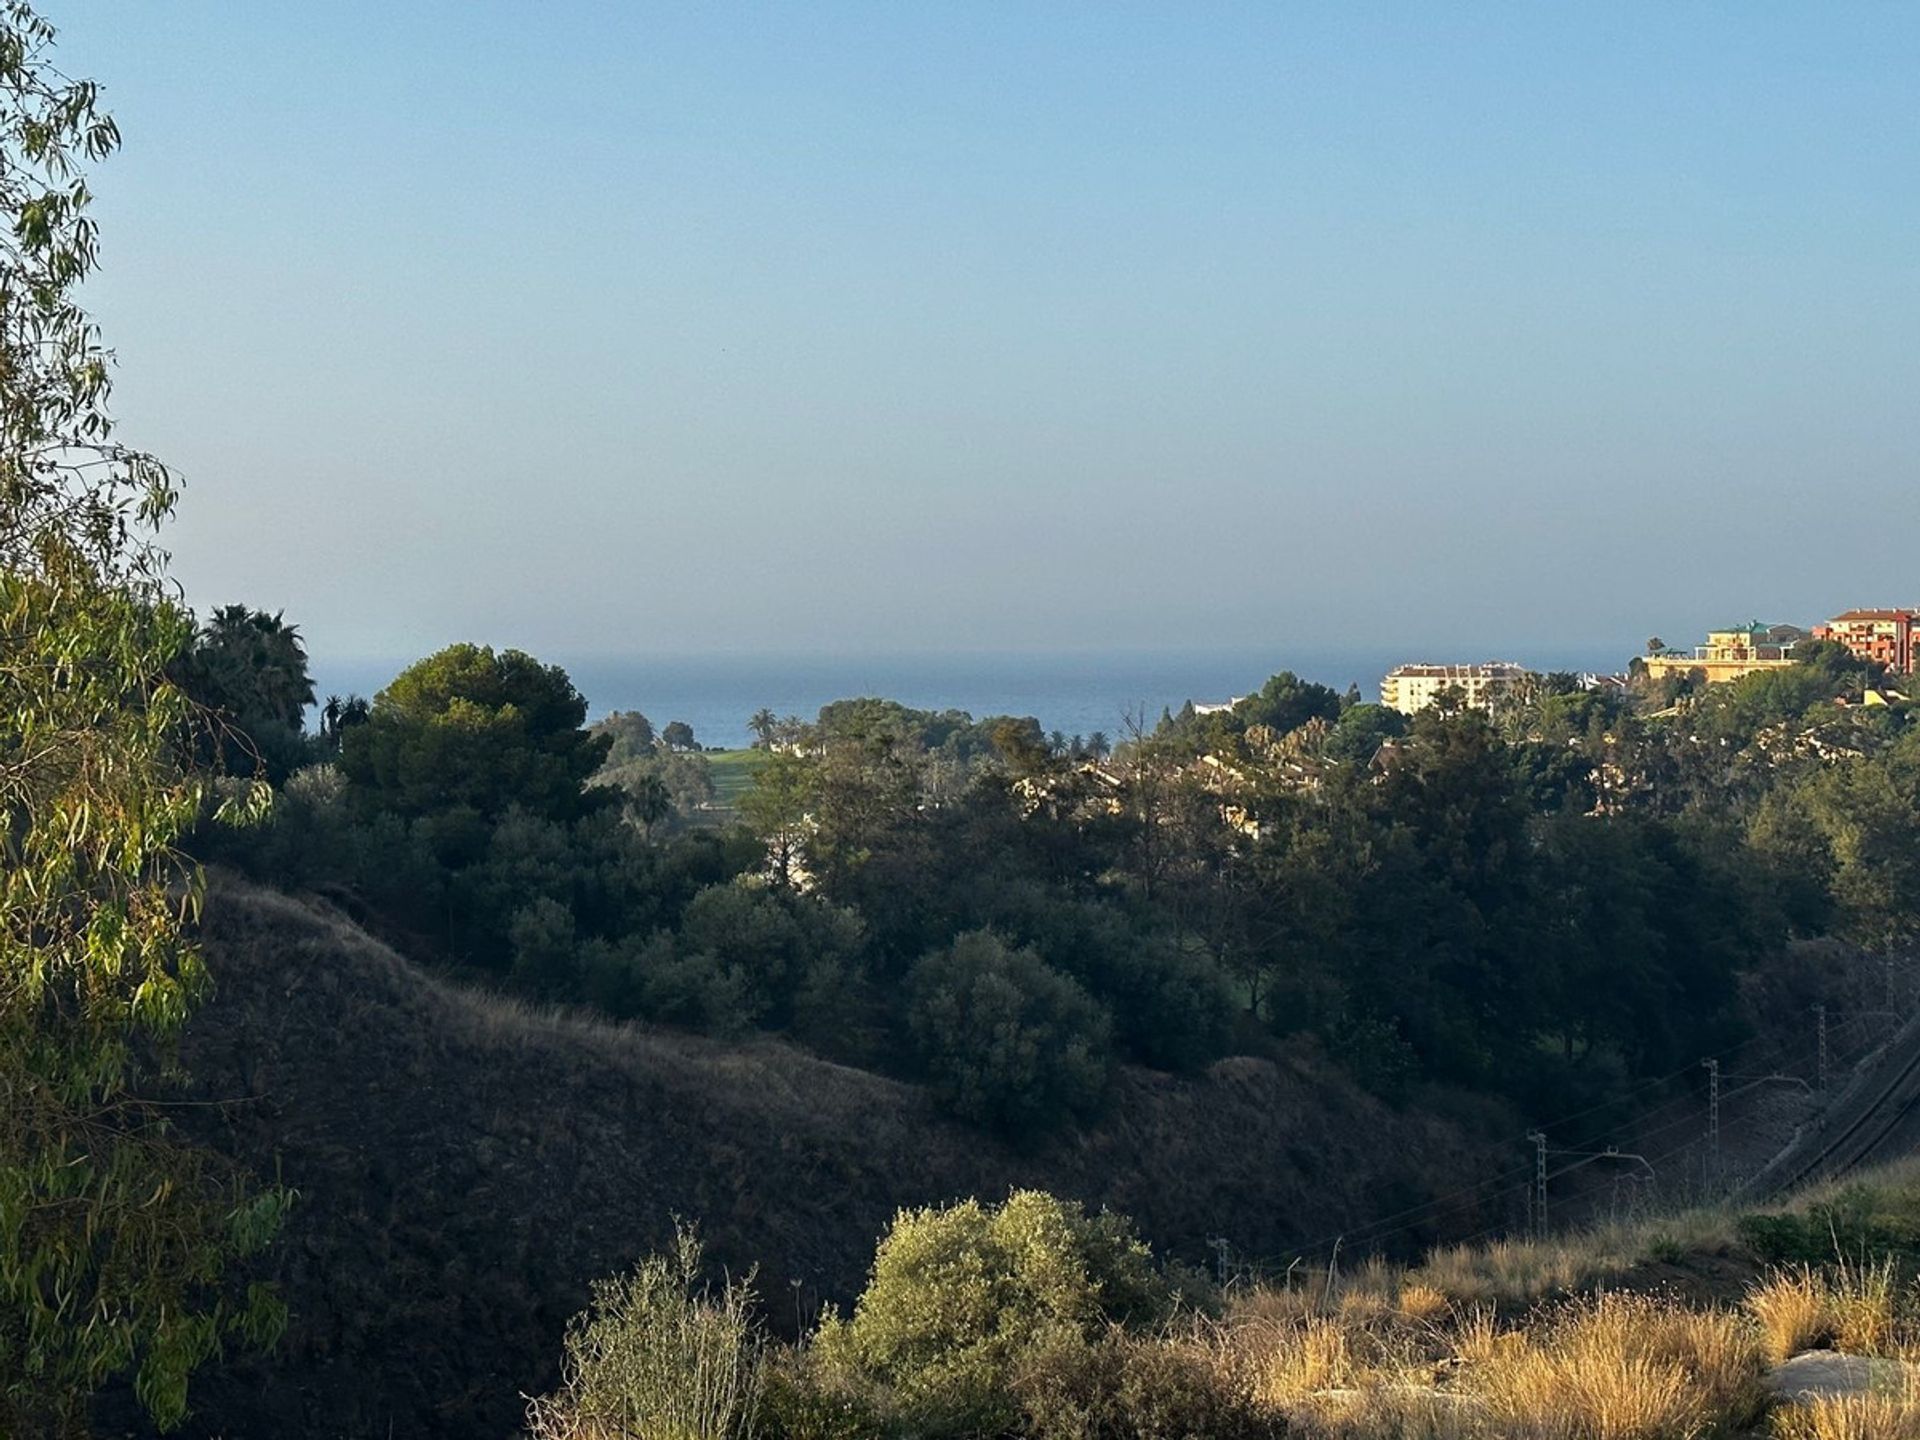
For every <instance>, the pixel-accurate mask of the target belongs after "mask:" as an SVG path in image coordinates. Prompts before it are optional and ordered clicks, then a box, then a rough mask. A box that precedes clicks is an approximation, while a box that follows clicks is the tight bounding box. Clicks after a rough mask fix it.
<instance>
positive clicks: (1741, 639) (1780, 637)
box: [1640, 620, 1807, 685]
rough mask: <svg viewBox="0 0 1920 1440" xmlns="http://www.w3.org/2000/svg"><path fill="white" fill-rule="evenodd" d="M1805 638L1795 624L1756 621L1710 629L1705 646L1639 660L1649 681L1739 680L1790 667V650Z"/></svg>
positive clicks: (1791, 658) (1660, 653) (1659, 652)
mask: <svg viewBox="0 0 1920 1440" xmlns="http://www.w3.org/2000/svg"><path fill="white" fill-rule="evenodd" d="M1806 638H1807V632H1806V631H1804V630H1802V629H1801V628H1800V627H1799V626H1797V625H1762V624H1761V623H1760V622H1759V621H1758V620H1755V621H1753V622H1751V623H1750V624H1746V625H1736V626H1734V627H1733V628H1732V629H1730V630H1709V631H1708V632H1707V643H1706V644H1704V645H1696V646H1694V647H1693V651H1692V653H1691V654H1689V653H1687V652H1686V651H1682V650H1657V651H1655V652H1653V653H1652V654H1650V655H1643V656H1641V657H1640V663H1641V664H1642V665H1644V666H1646V669H1647V676H1648V678H1649V679H1654V680H1658V679H1661V678H1663V677H1664V676H1668V675H1688V674H1693V673H1698V674H1700V675H1703V676H1705V677H1706V680H1707V683H1708V684H1710V685H1717V684H1719V683H1720V682H1721V681H1723V680H1738V679H1739V678H1740V677H1741V676H1742V675H1751V674H1753V673H1754V672H1755V671H1757V670H1777V669H1779V668H1780V667H1781V666H1783V665H1791V664H1793V649H1794V647H1795V646H1796V645H1798V644H1799V643H1800V642H1801V641H1802V640H1805V639H1806Z"/></svg>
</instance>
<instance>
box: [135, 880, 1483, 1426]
mask: <svg viewBox="0 0 1920 1440" xmlns="http://www.w3.org/2000/svg"><path fill="white" fill-rule="evenodd" d="M207 944H208V950H209V960H210V963H211V966H212V969H213V972H214V975H215V977H216V980H217V983H218V986H219V991H218V994H217V996H216V997H215V999H214V1000H213V1001H212V1002H211V1003H210V1004H209V1005H208V1006H207V1007H206V1009H205V1010H204V1011H202V1013H201V1014H200V1015H199V1016H198V1017H197V1018H196V1019H195V1021H194V1023H193V1025H192V1027H191V1030H190V1033H189V1035H188V1037H187V1040H186V1043H185V1046H184V1052H185V1053H184V1055H183V1057H182V1058H183V1060H184V1062H185V1064H186V1066H187V1067H188V1069H189V1072H190V1073H191V1074H192V1075H193V1076H194V1077H195V1085H196V1090H195V1092H194V1098H197V1099H201V1100H217V1101H223V1102H225V1101H231V1102H233V1103H231V1104H223V1105H220V1106H216V1107H210V1108H196V1109H194V1110H193V1111H191V1112H190V1113H191V1115H192V1117H193V1118H192V1119H191V1121H190V1128H192V1129H193V1131H194V1133H196V1134H197V1135H198V1136H199V1137H200V1138H202V1139H204V1140H206V1141H208V1142H210V1143H213V1144H215V1145H218V1146H219V1147H221V1148H223V1149H227V1150H230V1151H233V1152H236V1153H238V1154H240V1155H242V1156H243V1157H245V1158H246V1159H247V1160H248V1161H249V1162H250V1163H251V1164H253V1165H254V1166H255V1167H256V1168H257V1169H258V1170H260V1171H262V1172H264V1173H268V1174H271V1173H274V1172H275V1171H276V1170H277V1172H278V1173H279V1174H280V1175H281V1176H282V1177H283V1179H284V1180H285V1182H286V1183H287V1184H289V1185H292V1186H294V1187H296V1188H297V1189H298V1190H299V1191H300V1194H301V1203H300V1206H299V1208H298V1210H297V1212H296V1214H295V1216H294V1218H293V1220H292V1222H291V1225H290V1227H289V1230H288V1232H287V1234H286V1236H285V1239H284V1242H283V1243H282V1244H281V1246H280V1247H279V1249H278V1252H277V1255H276V1258H275V1261H274V1265H275V1267H276V1268H277V1271H278V1276H279V1279H280V1281H281V1283H282V1285H283V1287H284V1291H285V1294H286V1296H287V1298H288V1300H289V1301H290V1302H291V1304H292V1307H293V1314H294V1318H293V1323H292V1328H291V1330H290V1332H289V1334H288V1336H287V1338H286V1340H285V1342H284V1343H283V1344H282V1346H281V1348H280V1350H279V1352H278V1354H277V1355H275V1356H274V1357H272V1358H271V1359H268V1360H255V1361H245V1362H242V1363H239V1364H237V1365H229V1366H227V1367H226V1368H225V1369H224V1370H223V1371H221V1372H220V1373H218V1374H214V1375H211V1376H209V1377H208V1378H207V1379H206V1380H204V1381H200V1382H196V1392H195V1405H196V1416H195V1418H194V1420H193V1421H192V1422H190V1424H189V1427H188V1430H187V1433H188V1434H190V1435H206V1436H214V1435H218V1436H225V1437H228V1440H268V1437H275V1440H277V1437H289V1436H296V1435H298V1436H312V1437H324V1436H355V1437H359V1436H380V1437H384V1436H387V1435H389V1434H392V1435H396V1436H399V1435H404V1436H408V1437H423V1436H459V1437H461V1440H473V1437H480V1440H487V1437H496V1436H506V1435H510V1434H512V1433H514V1430H515V1428H516V1424H517V1421H518V1418H519V1416H520V1413H521V1410H522V1404H521V1401H520V1399H519V1396H520V1395H521V1394H522V1393H523V1392H528V1391H533V1390H537V1389H539V1388H541V1387H543V1386H544V1385H546V1384H547V1383H549V1382H550V1381H551V1379H552V1367H553V1364H554V1361H555V1358H556V1356H557V1354H558V1350H559V1342H560V1337H561V1333H562V1331H563V1329H564V1326H565V1322H566V1320H567V1317H568V1316H569V1315H570V1314H572V1313H573V1312H574V1311H575V1310H577V1309H578V1308H579V1307H580V1305H581V1304H582V1302H583V1300H584V1297H585V1294H586V1288H587V1284H588V1282H589V1281H590V1280H591V1279H593V1278H594V1277H596V1276H599V1275H603V1274H606V1273H609V1272H612V1271H614V1270H617V1269H619V1268H621V1267H622V1266H624V1265H626V1264H627V1263H629V1262H630V1261H631V1260H632V1259H633V1258H634V1257H635V1256H636V1255H637V1254H639V1253H642V1252H644V1251H646V1250H648V1249H651V1248H653V1247H655V1246H658V1245H659V1244H661V1243H662V1242H663V1241H664V1240H665V1239H666V1238H667V1237H668V1235H669V1234H670V1233H671V1227H672V1217H673V1216H674V1215H676V1214H678V1215H684V1216H687V1217H689V1218H692V1219H695V1220H697V1221H698V1222H699V1223H700V1226H701V1228H702V1231H703V1233H704V1235H705V1236H706V1238H707V1240H708V1243H709V1249H710V1251H711V1253H712V1254H713V1256H714V1257H715V1259H716V1260H718V1261H720V1262H722V1263H724V1264H726V1265H728V1266H730V1267H732V1268H734V1269H735V1270H739V1269H743V1268H745V1267H747V1266H749V1265H752V1264H755V1263H758V1264H759V1265H760V1267H761V1268H760V1278H759V1288H760V1293H761V1294H762V1295H763V1296H765V1297H766V1303H767V1307H768V1310H769V1313H770V1314H771V1315H772V1316H773V1317H774V1318H775V1319H776V1320H781V1321H784V1322H786V1323H789V1324H790V1323H791V1318H792V1316H793V1314H794V1312H795V1310H796V1307H799V1308H804V1309H805V1310H806V1311H807V1312H808V1313H809V1314H811V1313H812V1312H813V1311H814V1310H816V1309H817V1308H818V1306H819V1305H820V1304H821V1303H822V1302H823V1301H824V1300H828V1299H837V1300H842V1301H844V1300H845V1299H846V1298H847V1297H848V1296H849V1295H850V1294H851V1293H853V1292H854V1291H856V1290H857V1289H858V1286H859V1284H860V1281H861V1278H862V1275H863V1273H864V1270H865V1267H866V1265H867V1262H868V1260H869V1259H870V1257H871V1253H872V1247H873V1242H874V1238H875V1236H876V1235H877V1234H878V1233H879V1231H880V1230H881V1229H882V1228H883V1227H884V1226H885V1224H886V1223H887V1221H888V1219H889V1217H890V1216H891V1215H892V1213H893V1212H894V1211H895V1209H897V1208H898V1207H900V1206H902V1205H910V1204H920V1203H926V1202H931V1201H941V1200H947V1199H951V1198H954V1197H959V1196H964V1195H972V1194H978V1195H982V1196H995V1195H1001V1194H1004V1193H1005V1192H1006V1190H1007V1189H1008V1188H1009V1187H1010V1186H1014V1185H1039V1186H1044V1187H1046V1188H1049V1189H1052V1190H1055V1191H1057V1192H1059V1193H1063V1194H1068V1195H1072V1196H1075V1197H1077V1198H1080V1199H1083V1200H1085V1201H1087V1202H1089V1203H1091V1204H1106V1205H1110V1206H1112V1207H1113V1208H1115V1209H1117V1210H1121V1211H1124V1212H1126V1213H1128V1214H1130V1215H1132V1216H1134V1217H1135V1218H1136V1220H1137V1221H1138V1222H1139V1224H1140V1227H1141V1229H1142V1230H1143V1231H1144V1232H1145V1234H1146V1235H1147V1236H1148V1238H1149V1239H1150V1240H1151V1241H1152V1242H1153V1243H1154V1244H1155V1246H1156V1247H1157V1248H1159V1249H1160V1250H1162V1251H1165V1252H1171V1253H1175V1254H1179V1255H1182V1256H1184V1257H1187V1258H1190V1259H1193V1260H1195V1261H1202V1260H1204V1259H1205V1258H1206V1256H1207V1255H1208V1253H1209V1252H1208V1251H1207V1250H1206V1248H1205V1245H1206V1240H1207V1237H1208V1236H1210V1235H1225V1236H1227V1237H1229V1238H1230V1239H1231V1240H1232V1242H1233V1243H1234V1245H1235V1247H1236V1248H1237V1249H1238V1250H1239V1251H1240V1252H1241V1253H1243V1254H1249V1255H1255V1256H1261V1255H1272V1254H1276V1253H1278V1252H1281V1251H1283V1250H1285V1249H1286V1248H1287V1247H1288V1246H1289V1245H1293V1244H1298V1243H1301V1242H1302V1241H1305V1240H1310V1239H1317V1238H1319V1237H1320V1236H1322V1235H1324V1234H1330V1233H1334V1232H1337V1231H1339V1230H1341V1229H1342V1228H1343V1227H1346V1226H1350V1225H1353V1224H1356V1223H1360V1222H1364V1221H1365V1220H1367V1219H1369V1218H1371V1217H1375V1216H1379V1215H1381V1214H1384V1213H1386V1212H1389V1211H1393V1210H1397V1209H1399V1208H1401V1207H1403V1206H1405V1205H1409V1204H1414V1203H1418V1202H1420V1201H1422V1200H1424V1199H1426V1198H1427V1197H1428V1196H1430V1195H1432V1194H1435V1193H1437V1192H1442V1191H1449V1190H1452V1189H1455V1188H1457V1187H1459V1186H1460V1185H1462V1184H1468V1183H1471V1181H1472V1180H1473V1179H1474V1178H1476V1177H1477V1176H1479V1175H1483V1174H1485V1173H1487V1169H1488V1168H1489V1166H1490V1163H1492V1162H1490V1160H1489V1157H1488V1155H1487V1154H1486V1153H1484V1152H1483V1151H1482V1150H1481V1149H1480V1148H1478V1147H1477V1146H1475V1145H1474V1144H1473V1143H1471V1142H1469V1141H1468V1140H1466V1139H1465V1138H1464V1137H1463V1136H1462V1135H1461V1134H1460V1133H1459V1131H1458V1130H1457V1129H1455V1128H1453V1127H1451V1126H1449V1125H1447V1124H1445V1123H1443V1122H1440V1121H1436V1120H1431V1119H1422V1118H1419V1117H1417V1116H1411V1115H1404V1114H1398V1113H1395V1112H1393V1111H1391V1110H1389V1109H1388V1108H1386V1107H1383V1106H1382V1105H1380V1104H1379V1103H1378V1102H1376V1101H1374V1100H1372V1099H1370V1098H1369V1097H1367V1096H1365V1095H1362V1094H1360V1093H1359V1092H1357V1091H1355V1090H1354V1089H1353V1088H1352V1087H1351V1086H1349V1085H1347V1084H1345V1083H1344V1082H1340V1081H1338V1080H1335V1079H1331V1078H1329V1077H1328V1076H1327V1075H1325V1074H1323V1073H1319V1072H1318V1070H1317V1067H1314V1066H1313V1065H1311V1064H1309V1063H1308V1062H1305V1061H1302V1062H1299V1063H1297V1064H1290V1065H1276V1064H1272V1063H1268V1062H1265V1061H1256V1060H1231V1061H1226V1062H1223V1063H1221V1064H1219V1065H1217V1066H1215V1067H1214V1068H1213V1069H1212V1070H1211V1071H1210V1072H1208V1073H1207V1074H1206V1075H1204V1076H1201V1077H1197V1078H1191V1079H1181V1078H1175V1077H1171V1076H1166V1075H1161V1074H1156V1073H1151V1072H1146V1071H1131V1072H1127V1073H1125V1074H1123V1075H1122V1076H1121V1077H1120V1079H1119V1081H1118V1083H1117V1085H1116V1088H1115V1094H1114V1096H1113V1101H1112V1105H1111V1109H1110V1111H1109V1113H1108V1115H1107V1117H1106V1119H1105V1120H1104V1121H1103V1122H1102V1123H1101V1125H1100V1126H1099V1127H1098V1128H1096V1129H1093V1130H1091V1131H1088V1132H1085V1133H1081V1134H1078V1135H1072V1136H1067V1137H1063V1138H1061V1139H1059V1140H1058V1141H1056V1142H1053V1143H1051V1144H1049V1145H1048V1146H1046V1147H1045V1148H1043V1149H1041V1150H1039V1151H1036V1152H1033V1153H1019V1152H1016V1151H1013V1150H1010V1149H1008V1148H1006V1147H1004V1146H1001V1145H998V1144H995V1143H993V1142H990V1141H988V1140H985V1139H983V1138H982V1137H981V1136H980V1135H979V1134H978V1133H976V1132H973V1131H971V1130H968V1129H965V1128H963V1127H960V1126H957V1125H954V1124H952V1123H950V1122H948V1121H946V1120H944V1119H942V1118H941V1117H940V1116H939V1115H937V1114H936V1113H935V1112H934V1111H933V1110H932V1109H931V1107H930V1106H929V1104H928V1102H927V1100H926V1097H925V1096H924V1095H923V1094H922V1093H921V1092H919V1091H918V1090H916V1089H915V1088H914V1087H912V1086H910V1085H904V1084H900V1083H898V1082H895V1081H892V1080H888V1079H885V1078H882V1077H879V1076H875V1075H871V1074H867V1073H865V1072H861V1071H855V1070H849V1069H846V1068H844V1067H841V1066H836V1065H832V1064H828V1063H826V1062H824V1061H820V1060H817V1059H814V1058H812V1057H810V1056H807V1055H804V1054H801V1053H799V1052H797V1051H794V1050H792V1049H789V1048H787V1047H785V1046H783V1045H780V1044H777V1043H773V1042H770V1041H761V1042H755V1043H749V1044H745V1045H723V1044H720V1043H717V1042H712V1041H706V1040H700V1039H696V1038H691V1037H686V1036H680V1035H674V1034H668V1033H662V1032H655V1031H647V1030H642V1029H637V1028H632V1027H626V1028H614V1027H609V1026H604V1025H598V1024H594V1023H589V1022H586V1021H583V1020H580V1019H576V1018H569V1017H560V1016H551V1015H532V1014H528V1013H526V1012H525V1011H523V1010H520V1009H517V1008H515V1007H512V1006H508V1005H504V1004H502V1003H500V1002H497V1001H494V1000H492V999H489V998H487V997H485V996H480V995H476V994H473V993H471V992H467V991H464V990H461V989H459V988H456V987H452V986H449V985H446V984H444V983H442V982H440V981H438V980H435V979H433V978H431V977H429V976H427V975H425V974H423V973H422V972H421V971H419V970H418V969H416V968H415V967H413V966H412V965H410V964H409V963H408V962H407V961H405V960H404V959H402V958H401V957H400V956H398V955H396V954H395V953H394V952H393V951H391V950H389V949H387V948H386V947H384V946H382V945H380V944H379V943H377V942H376V941H374V940H373V939H371V938H370V937H369V936H367V935H366V934H365V933H364V932H363V931H361V930H359V929H357V928H356V927H355V926H353V925H352V924H351V923H350V922H348V921H347V920H345V919H344V918H342V917H341V916H340V915H338V914H337V913H336V912H334V911H332V910H330V909H328V908H326V907H325V906H323V905H320V904H319V903H317V902H303V901H299V900H294V899H290V898H288V897H285V896H281V895H277V894H272V893H269V892H264V891H260V890H257V889H253V888H250V887H245V886H242V885H239V884H237V883H235V882H231V881H223V882H221V883H220V884H218V885H217V886H216V887H215V892H214V895H213V898H212V901H211V902H210V905H209V911H208V917H207ZM1500 1158H1501V1160H1502V1161H1504V1159H1505V1158H1506V1157H1505V1155H1504V1152H1503V1153H1502V1155H1501V1157H1500ZM1438 1223H1439V1224H1440V1225H1441V1226H1442V1227H1443V1228H1447V1229H1451V1230H1452V1231H1453V1232H1454V1233H1459V1232H1460V1231H1461V1230H1463V1229H1470V1228H1475V1227H1476V1225H1477V1224H1479V1223H1485V1222H1484V1219H1482V1218H1481V1217H1476V1216H1472V1215H1468V1214H1453V1215H1442V1216H1440V1217H1438ZM796 1281H797V1282H798V1286H797V1289H796V1287H795V1286H794V1284H793V1283H792V1282H796ZM133 1428H136V1429H137V1427H133ZM126 1429H127V1427H126V1425H125V1423H124V1417H123V1419H122V1423H121V1424H120V1425H115V1426H112V1427H110V1428H108V1433H116V1432H117V1433H126Z"/></svg>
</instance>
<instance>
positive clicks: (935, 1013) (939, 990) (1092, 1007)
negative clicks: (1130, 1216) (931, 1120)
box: [907, 930, 1110, 1131]
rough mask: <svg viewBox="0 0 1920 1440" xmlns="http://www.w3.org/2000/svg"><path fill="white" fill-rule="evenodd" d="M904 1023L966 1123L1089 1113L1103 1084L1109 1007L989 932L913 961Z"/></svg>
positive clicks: (1018, 1123)
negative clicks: (916, 961)
mask: <svg viewBox="0 0 1920 1440" xmlns="http://www.w3.org/2000/svg"><path fill="white" fill-rule="evenodd" d="M907 1023H908V1028H909V1029H910V1030H911V1032H912V1035H913V1040H914V1045H915V1048H916V1050H917V1051H918V1053H919V1056H920V1060H921V1063H922V1064H923V1066H924V1067H925V1069H926V1074H927V1079H928V1081H929V1083H930V1084H931V1085H932V1087H933V1091H934V1094H935V1095H936V1096H937V1097H939V1099H940V1100H941V1102H942V1103H943V1104H945V1105H947V1106H948V1107H949V1108H950V1109H952V1110H953V1111H954V1112H955V1113H957V1114H959V1115H961V1116H963V1117H964V1118H966V1119H969V1120H974V1121H978V1122H981V1123H983V1124H989V1125H995V1126H999V1127H1001V1128H1003V1129H1007V1130H1012V1131H1024V1130H1036V1129H1041V1128H1044V1127H1047V1126H1051V1125H1055V1124H1058V1123H1060V1122H1062V1121H1064V1120H1066V1119H1068V1118H1069V1117H1070V1116H1074V1115H1079V1114H1085V1113H1086V1112H1088V1111H1090V1110H1092V1109H1093V1108H1094V1106H1095V1105H1096V1104H1097V1103H1098V1102H1099V1099H1100V1096H1101V1093H1102V1091H1104V1089H1105V1088H1106V1082H1107V1066H1108V1059H1107V1055H1108V1044H1109V1032H1110V1025H1109V1022H1108V1019H1107V1014H1106V1012H1105V1011H1104V1010H1103V1009H1101V1007H1100V1006H1099V1005H1098V1004H1097V1003H1096V1002H1095V1001H1094V1000H1093V998H1092V997H1091V996H1089V995H1088V994H1087V992H1086V991H1085V990H1083V989H1081V988H1080V986H1079V985H1077V984H1076V983H1075V982H1074V981H1072V980H1070V979H1068V978H1067V977H1066V976H1065V975H1062V974H1060V973H1059V972H1058V971H1055V970H1051V969H1049V968H1048V967H1047V965H1046V964H1045V962H1043V961H1042V960H1041V959H1040V957H1039V956H1038V955H1036V954H1035V953H1034V952H1033V951H1031V950H1013V949H1009V948H1008V947H1007V945H1006V944H1005V943H1004V942H1003V941H1002V940H1001V939H1000V938H999V937H998V936H996V935H994V934H993V933H991V932H990V931H985V930H976V931H971V932H969V933H968V934H965V935H962V936H960V937H959V938H958V939H956V940H955V941H954V942H953V944H952V946H950V947H949V948H947V949H945V950H936V951H934V952H933V953H932V954H930V955H928V956H926V957H925V958H924V959H922V960H921V961H920V963H919V964H918V965H916V966H915V967H914V969H913V973H912V975H911V976H910V977H909V980H908V1009H907Z"/></svg>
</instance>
